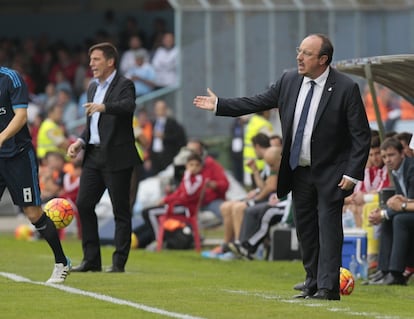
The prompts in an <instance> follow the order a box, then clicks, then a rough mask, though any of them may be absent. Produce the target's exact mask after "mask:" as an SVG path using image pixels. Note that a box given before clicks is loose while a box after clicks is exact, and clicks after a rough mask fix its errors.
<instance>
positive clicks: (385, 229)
mask: <svg viewBox="0 0 414 319" xmlns="http://www.w3.org/2000/svg"><path fill="white" fill-rule="evenodd" d="M381 155H382V158H383V160H384V163H385V165H387V167H388V169H389V170H391V172H392V175H393V180H394V185H395V193H396V195H394V196H392V197H391V198H390V199H388V200H387V202H386V205H387V207H386V209H379V208H378V209H375V210H373V211H372V212H370V214H369V217H368V219H369V222H370V223H371V224H373V225H381V235H380V248H379V258H378V271H377V272H376V273H375V275H373V276H371V277H370V281H369V283H370V284H385V285H403V284H405V280H404V278H402V275H401V273H400V272H402V271H403V269H402V270H401V264H402V265H404V267H405V266H407V260H406V259H405V258H403V259H398V260H391V256H394V258H397V257H396V254H397V255H399V256H400V257H399V258H401V256H403V255H404V254H402V255H400V253H399V250H398V249H397V248H396V247H397V246H398V245H407V243H406V242H404V239H400V238H399V236H400V234H399V230H397V231H394V229H395V228H394V227H397V226H396V225H394V223H396V222H397V223H398V222H399V221H400V219H403V218H404V217H401V216H399V215H410V214H409V213H407V212H406V210H407V205H408V202H407V201H401V197H399V196H398V195H402V196H403V197H404V198H414V158H412V157H405V155H404V149H403V146H402V144H401V143H400V141H398V139H396V138H395V137H390V138H387V139H385V140H384V141H383V142H382V144H381ZM402 241H403V242H402ZM402 250H405V249H402ZM397 251H398V252H397Z"/></svg>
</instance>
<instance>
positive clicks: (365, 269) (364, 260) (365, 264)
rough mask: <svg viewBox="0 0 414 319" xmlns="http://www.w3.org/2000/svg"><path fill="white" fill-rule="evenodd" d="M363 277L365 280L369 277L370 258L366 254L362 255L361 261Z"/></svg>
mask: <svg viewBox="0 0 414 319" xmlns="http://www.w3.org/2000/svg"><path fill="white" fill-rule="evenodd" d="M361 278H362V279H364V280H367V279H368V258H367V256H366V255H363V256H362V262H361Z"/></svg>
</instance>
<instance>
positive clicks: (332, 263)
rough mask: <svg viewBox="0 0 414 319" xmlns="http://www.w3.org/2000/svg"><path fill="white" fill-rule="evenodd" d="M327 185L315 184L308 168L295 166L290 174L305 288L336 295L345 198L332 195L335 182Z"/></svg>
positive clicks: (335, 190)
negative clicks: (326, 291) (291, 176)
mask: <svg viewBox="0 0 414 319" xmlns="http://www.w3.org/2000/svg"><path fill="white" fill-rule="evenodd" d="M330 184H331V185H322V183H318V180H317V177H314V176H313V175H312V173H311V169H310V168H309V167H301V166H298V167H297V168H296V169H295V170H294V171H293V180H292V198H293V205H294V221H295V225H296V230H297V234H298V239H299V242H300V245H301V248H302V261H303V266H304V268H305V271H306V281H305V282H306V285H307V288H310V289H315V288H317V289H329V290H331V291H333V292H338V293H339V268H340V267H341V264H342V260H341V259H342V244H343V230H342V206H343V202H344V199H343V197H339V198H338V196H335V195H336V194H337V193H338V189H337V187H338V186H337V184H338V181H332V183H330ZM329 187H331V188H329ZM334 187H336V188H334Z"/></svg>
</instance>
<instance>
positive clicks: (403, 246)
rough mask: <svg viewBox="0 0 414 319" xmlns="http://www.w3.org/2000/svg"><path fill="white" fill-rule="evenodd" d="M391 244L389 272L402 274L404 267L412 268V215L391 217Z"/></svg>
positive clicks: (410, 213)
mask: <svg viewBox="0 0 414 319" xmlns="http://www.w3.org/2000/svg"><path fill="white" fill-rule="evenodd" d="M392 224H393V225H392V226H393V234H394V236H393V242H392V250H391V257H390V265H389V269H388V270H390V271H396V272H403V271H404V269H405V267H406V266H410V267H412V266H413V261H412V256H413V255H414V235H413V234H414V214H413V212H405V213H401V214H397V215H395V216H394V217H393V221H392Z"/></svg>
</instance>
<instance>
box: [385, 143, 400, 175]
mask: <svg viewBox="0 0 414 319" xmlns="http://www.w3.org/2000/svg"><path fill="white" fill-rule="evenodd" d="M381 157H382V160H383V161H384V164H385V165H387V167H388V169H390V170H398V169H399V168H400V166H401V163H402V161H403V160H404V153H400V152H399V151H398V150H397V149H396V148H394V147H389V148H387V149H385V150H381Z"/></svg>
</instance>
